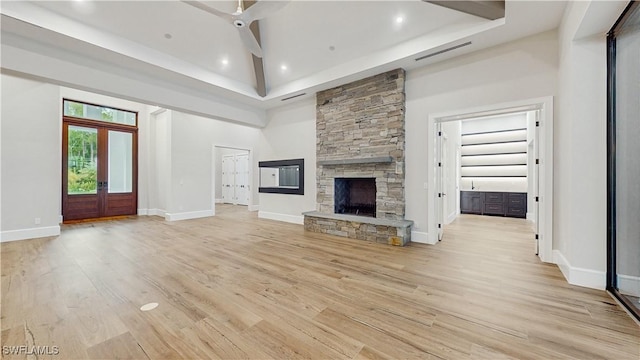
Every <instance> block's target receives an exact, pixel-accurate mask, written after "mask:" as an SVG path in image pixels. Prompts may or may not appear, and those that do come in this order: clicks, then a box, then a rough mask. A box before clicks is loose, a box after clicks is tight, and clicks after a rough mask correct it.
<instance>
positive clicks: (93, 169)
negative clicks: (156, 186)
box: [62, 99, 138, 222]
mask: <svg viewBox="0 0 640 360" xmlns="http://www.w3.org/2000/svg"><path fill="white" fill-rule="evenodd" d="M63 109H64V111H63V119H62V120H63V121H62V123H63V125H62V126H63V128H62V216H63V220H64V221H65V222H66V221H72V220H85V219H94V218H104V217H113V216H122V215H136V214H137V208H138V206H137V203H138V128H137V118H138V113H137V112H133V111H127V110H122V109H115V108H110V107H106V106H100V105H94V104H88V103H83V102H79V101H73V100H67V99H63Z"/></svg>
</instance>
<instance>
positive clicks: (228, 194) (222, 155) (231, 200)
mask: <svg viewBox="0 0 640 360" xmlns="http://www.w3.org/2000/svg"><path fill="white" fill-rule="evenodd" d="M251 158H252V151H251V149H242V148H238V147H231V146H220V145H214V146H213V165H212V169H213V171H212V172H213V174H212V178H213V184H212V185H213V189H212V194H213V196H212V197H213V199H212V202H213V204H212V206H213V209H214V214H215V210H216V204H225V205H224V208H225V209H226V210H227V211H232V210H231V209H234V208H235V209H236V210H239V209H242V210H251V205H250V204H251V199H252V198H253V194H252V191H253V186H252V179H253V178H252V176H253V175H252V174H253V172H252V171H251V163H252V159H251Z"/></svg>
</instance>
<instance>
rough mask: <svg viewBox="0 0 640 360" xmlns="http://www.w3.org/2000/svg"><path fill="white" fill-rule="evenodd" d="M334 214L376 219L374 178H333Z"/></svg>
mask: <svg viewBox="0 0 640 360" xmlns="http://www.w3.org/2000/svg"><path fill="white" fill-rule="evenodd" d="M334 180H335V182H334V194H335V195H334V196H335V197H334V204H335V206H334V208H335V210H334V211H335V213H336V214H351V215H359V216H369V217H376V179H375V178H335V179H334Z"/></svg>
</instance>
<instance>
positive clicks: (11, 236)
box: [0, 225, 60, 242]
mask: <svg viewBox="0 0 640 360" xmlns="http://www.w3.org/2000/svg"><path fill="white" fill-rule="evenodd" d="M58 235H60V226H59V225H56V226H47V227H39V228H32V229H20V230H7V231H2V232H0V242H9V241H17V240H27V239H35V238H42V237H49V236H58Z"/></svg>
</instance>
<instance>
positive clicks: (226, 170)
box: [222, 155, 235, 204]
mask: <svg viewBox="0 0 640 360" xmlns="http://www.w3.org/2000/svg"><path fill="white" fill-rule="evenodd" d="M234 198H235V160H234V156H233V155H225V156H223V157H222V201H223V202H224V203H225V204H233V203H234Z"/></svg>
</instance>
